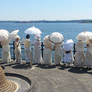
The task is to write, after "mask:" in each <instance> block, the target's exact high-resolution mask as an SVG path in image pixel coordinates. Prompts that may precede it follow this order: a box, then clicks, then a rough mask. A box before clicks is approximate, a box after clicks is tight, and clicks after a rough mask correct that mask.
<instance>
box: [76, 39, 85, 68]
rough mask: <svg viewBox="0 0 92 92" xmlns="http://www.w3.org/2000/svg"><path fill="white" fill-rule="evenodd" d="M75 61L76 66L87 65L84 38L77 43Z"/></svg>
mask: <svg viewBox="0 0 92 92" xmlns="http://www.w3.org/2000/svg"><path fill="white" fill-rule="evenodd" d="M75 50H76V52H75V61H74V65H75V66H76V67H83V66H84V65H85V56H84V44H83V42H82V40H78V42H77V43H76V44H75Z"/></svg>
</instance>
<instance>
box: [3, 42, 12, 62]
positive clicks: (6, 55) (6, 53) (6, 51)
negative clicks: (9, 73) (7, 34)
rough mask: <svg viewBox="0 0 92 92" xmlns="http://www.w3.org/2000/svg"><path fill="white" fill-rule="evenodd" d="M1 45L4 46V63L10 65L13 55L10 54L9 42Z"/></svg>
mask: <svg viewBox="0 0 92 92" xmlns="http://www.w3.org/2000/svg"><path fill="white" fill-rule="evenodd" d="M1 45H2V62H3V63H10V62H11V54H10V46H9V40H4V41H2V42H1Z"/></svg>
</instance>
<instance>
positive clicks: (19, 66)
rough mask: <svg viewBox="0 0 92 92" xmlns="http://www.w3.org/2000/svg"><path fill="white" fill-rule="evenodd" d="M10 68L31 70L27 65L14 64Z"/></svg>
mask: <svg viewBox="0 0 92 92" xmlns="http://www.w3.org/2000/svg"><path fill="white" fill-rule="evenodd" d="M12 68H14V69H28V68H31V66H30V65H29V64H16V65H14V66H12Z"/></svg>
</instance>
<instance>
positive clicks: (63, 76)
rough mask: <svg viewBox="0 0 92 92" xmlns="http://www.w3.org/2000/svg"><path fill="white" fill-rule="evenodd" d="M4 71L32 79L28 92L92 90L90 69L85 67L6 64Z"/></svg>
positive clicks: (79, 91)
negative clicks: (30, 88)
mask: <svg viewBox="0 0 92 92" xmlns="http://www.w3.org/2000/svg"><path fill="white" fill-rule="evenodd" d="M5 72H6V73H17V74H21V75H23V76H26V77H28V78H29V79H30V80H31V81H32V85H31V86H32V90H30V91H29V92H92V70H87V69H86V68H85V69H79V68H74V67H72V66H71V67H65V66H57V67H45V66H36V65H34V66H33V67H32V68H30V67H29V66H27V65H25V66H23V65H13V64H12V65H6V67H5Z"/></svg>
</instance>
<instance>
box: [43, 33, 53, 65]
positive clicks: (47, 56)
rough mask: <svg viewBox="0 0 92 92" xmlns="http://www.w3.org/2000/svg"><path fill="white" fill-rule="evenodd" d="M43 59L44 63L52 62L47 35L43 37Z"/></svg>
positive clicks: (50, 44)
mask: <svg viewBox="0 0 92 92" xmlns="http://www.w3.org/2000/svg"><path fill="white" fill-rule="evenodd" d="M43 61H44V64H45V65H51V64H52V43H51V42H50V41H49V35H47V36H45V37H44V50H43Z"/></svg>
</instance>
